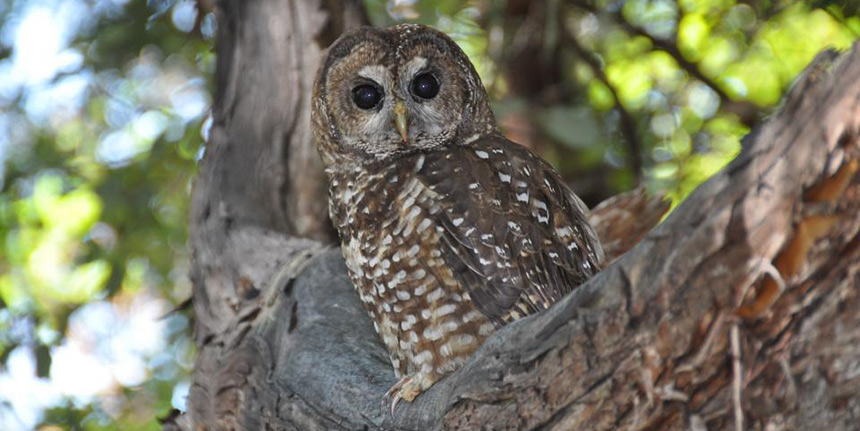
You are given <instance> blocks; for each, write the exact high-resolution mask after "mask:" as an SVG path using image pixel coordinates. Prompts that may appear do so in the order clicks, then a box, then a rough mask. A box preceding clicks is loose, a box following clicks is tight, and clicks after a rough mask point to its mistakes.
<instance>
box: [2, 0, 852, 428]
mask: <svg viewBox="0 0 860 431" xmlns="http://www.w3.org/2000/svg"><path fill="white" fill-rule="evenodd" d="M215 11H217V13H215ZM857 12H858V11H857V7H856V5H854V4H853V3H852V2H849V1H844V2H838V1H835V2H833V1H829V2H792V1H784V2H774V1H762V2H757V1H743V2H740V1H739V2H733V1H728V2H727V1H713V2H711V1H697V2H683V1H682V2H675V1H626V2H601V1H592V2H589V1H548V2H524V1H507V2H490V1H474V2H469V3H465V4H463V3H461V2H453V1H450V2H449V1H443V2H431V1H417V2H403V1H391V2H380V1H367V2H364V3H357V2H347V3H344V4H340V3H339V2H319V3H318V2H293V1H280V2H269V3H266V2H258V1H249V2H230V1H223V2H218V3H214V4H213V3H210V2H206V1H199V2H191V1H149V2H143V1H136V0H132V1H129V2H122V1H119V2H87V1H64V2H51V1H48V0H45V1H35V2H24V1H17V2H16V1H12V2H7V3H4V4H3V6H2V7H0V13H2V19H3V24H2V34H3V37H2V44H3V47H4V48H3V50H2V51H0V74H2V79H0V82H2V84H0V104H2V105H3V109H2V111H0V130H2V132H0V154H2V157H3V160H4V163H3V168H4V170H3V178H2V181H3V182H2V184H3V186H2V187H3V188H2V194H0V234H2V235H3V239H4V241H3V254H2V257H0V267H2V268H3V270H2V276H0V299H2V304H1V305H2V309H0V352H2V357H0V358H2V373H0V400H2V401H3V403H2V406H0V425H2V426H0V428H3V429H32V428H34V427H37V426H41V427H43V428H45V429H51V428H50V427H59V428H60V429H116V428H120V429H158V428H159V427H160V425H159V424H158V423H157V421H155V420H154V417H155V416H164V415H166V414H167V413H168V411H169V410H170V409H171V408H180V409H182V408H184V394H185V393H186V391H187V388H188V387H189V383H188V382H189V380H188V377H187V376H188V374H187V373H188V372H189V371H190V369H191V362H190V361H191V358H192V357H193V355H194V351H193V350H194V349H193V345H195V344H197V345H198V346H203V348H204V350H205V349H207V348H212V347H213V346H225V345H226V346H229V341H230V340H226V341H225V340H223V339H218V338H217V337H215V335H216V334H225V333H228V332H225V328H224V327H221V326H214V327H211V326H207V325H208V324H209V323H211V322H220V323H218V325H228V326H229V325H236V326H235V327H233V328H230V329H231V330H235V329H236V328H239V329H242V328H244V327H247V326H242V325H243V324H244V325H250V324H254V325H258V324H259V323H254V322H257V320H258V319H260V317H259V316H257V315H256V314H254V313H258V312H259V310H260V308H258V307H257V305H259V303H260V302H261V301H262V300H264V299H271V295H274V294H276V293H277V292H276V291H275V290H266V289H267V288H270V285H271V284H272V283H269V281H270V280H269V277H268V276H274V275H275V274H269V273H268V272H267V271H269V272H270V271H271V270H272V269H273V268H280V265H281V264H282V261H283V260H285V259H286V258H287V257H289V253H287V254H285V251H286V250H290V247H293V248H292V250H298V249H304V247H305V246H310V245H311V244H312V243H310V242H305V241H300V242H296V243H292V244H291V245H289V246H288V245H287V244H284V243H281V242H279V241H273V242H271V243H268V244H263V245H262V246H259V248H258V249H257V250H255V252H258V253H261V256H262V255H263V254H264V253H265V252H271V253H269V254H268V257H267V258H265V259H263V260H262V261H261V262H268V263H269V264H270V266H269V267H268V268H266V267H258V269H256V270H251V271H247V272H242V271H235V272H229V273H227V274H220V275H219V274H213V273H211V272H210V271H214V269H215V268H212V267H209V268H206V267H203V268H201V267H198V268H197V271H196V272H195V276H196V282H197V283H203V282H206V283H211V282H213V281H212V280H207V279H206V278H205V277H215V278H216V279H215V281H216V282H219V283H222V284H221V286H222V287H223V292H225V293H224V295H223V296H222V297H206V300H207V302H206V303H200V302H198V303H197V304H195V311H196V312H197V313H198V314H199V316H200V317H201V321H202V322H204V323H203V324H199V325H198V327H197V331H196V343H195V342H191V341H190V340H189V339H188V338H187V337H188V336H189V335H190V331H189V329H188V318H187V317H186V316H185V313H171V314H169V315H168V316H167V317H164V318H162V317H161V316H163V315H165V314H167V313H168V311H169V310H170V309H171V308H172V307H174V306H176V305H178V304H180V303H182V302H183V301H184V300H186V299H188V298H189V296H190V290H191V286H190V284H191V283H190V282H189V280H188V279H187V278H186V277H185V274H187V272H188V270H189V264H188V254H187V252H186V251H185V241H186V233H185V232H186V230H185V229H186V226H185V225H186V219H185V214H186V212H187V211H188V205H187V202H188V193H189V191H190V179H191V178H192V176H193V175H194V173H195V171H196V166H197V161H198V160H199V158H200V157H201V156H202V154H203V152H204V150H203V148H204V147H203V144H202V136H201V135H203V136H205V135H207V134H208V133H209V132H208V131H209V126H208V125H207V126H205V127H204V124H203V123H204V115H205V113H206V109H207V106H208V105H209V103H210V100H209V96H208V94H212V93H214V94H216V95H218V99H217V100H216V102H215V106H214V115H213V118H214V120H215V121H214V122H213V123H214V125H213V127H212V133H213V136H212V139H213V145H212V146H209V147H206V151H207V152H209V153H210V154H207V156H206V157H209V158H217V157H221V156H224V157H226V156H227V155H218V154H217V152H218V151H222V149H223V148H224V147H221V146H219V145H218V142H230V141H235V140H236V139H237V138H238V137H251V138H253V139H254V140H255V141H254V142H263V143H266V145H264V146H258V145H257V144H253V145H249V146H247V147H245V148H260V149H261V150H260V152H256V153H255V152H246V153H243V152H241V151H240V152H236V153H232V154H230V155H229V160H233V161H234V162H235V166H240V167H247V168H249V172H264V174H263V175H261V176H260V177H259V178H257V179H260V180H261V182H253V183H247V182H243V181H244V180H247V179H248V177H242V176H237V177H231V176H230V175H227V174H230V173H231V172H235V171H223V172H209V173H207V174H205V175H210V177H211V178H218V179H219V180H218V181H220V182H219V183H218V186H219V187H220V188H222V189H223V191H224V195H222V196H221V197H222V198H224V199H223V201H225V202H229V203H230V205H220V204H219V205H208V206H207V203H213V204H215V203H218V202H214V201H212V202H197V205H198V206H197V209H198V212H196V213H195V216H196V217H198V218H197V220H198V221H199V220H202V218H200V217H201V216H202V215H203V212H201V211H202V210H203V209H208V210H209V211H210V212H211V214H215V215H218V217H222V216H224V215H227V216H229V217H228V219H229V218H231V217H232V220H233V221H234V222H236V225H241V226H242V227H249V226H250V227H254V228H255V229H264V230H270V231H272V232H279V233H281V234H285V235H291V236H293V237H308V238H315V239H318V240H326V239H330V238H331V231H330V230H329V229H328V227H327V225H326V222H325V219H324V218H322V217H319V215H320V214H323V213H324V205H323V203H324V202H323V200H322V199H320V196H321V195H320V194H319V193H320V192H319V189H318V186H319V181H318V180H319V178H320V177H319V175H316V176H314V175H308V174H309V172H312V171H309V170H308V169H306V168H305V167H306V165H307V162H308V161H313V160H314V157H315V154H314V152H313V149H312V148H311V147H310V146H309V145H308V143H309V141H308V139H309V134H307V120H306V118H305V117H304V116H306V115H307V112H308V111H307V105H304V108H303V107H302V103H304V102H303V101H304V100H307V97H309V96H308V94H307V89H308V88H309V83H310V79H312V75H313V71H314V70H315V64H314V62H315V61H316V59H317V58H318V55H319V53H320V52H321V51H322V49H324V47H325V46H327V45H328V43H330V42H331V41H333V40H334V38H336V37H337V35H338V34H339V33H340V32H341V31H343V30H344V29H345V28H349V27H351V26H354V25H357V24H358V23H361V22H366V21H369V22H372V23H373V24H375V25H388V24H390V23H393V22H400V21H418V22H423V23H427V24H431V25H434V26H436V27H438V28H440V29H442V30H443V31H446V32H447V33H449V34H451V35H452V36H453V37H454V38H455V39H457V40H458V42H460V43H461V45H462V46H463V47H464V48H465V49H466V51H467V53H468V54H469V55H470V56H471V57H472V59H473V61H474V62H475V63H476V65H477V66H478V70H479V71H480V72H481V74H482V77H483V78H484V81H485V85H486V86H487V87H488V89H490V91H491V95H492V96H493V97H494V100H495V105H494V107H495V110H496V112H497V114H498V115H499V117H500V118H501V119H502V123H503V127H504V128H505V130H506V132H507V133H508V134H509V135H512V136H513V137H515V138H516V140H518V141H519V142H525V143H528V144H529V145H531V146H533V147H535V148H536V149H538V150H539V151H540V152H541V153H542V154H544V156H545V157H547V158H548V159H550V160H551V161H552V162H553V163H555V164H556V165H557V166H558V167H559V168H560V169H561V170H562V172H563V173H564V174H565V175H566V176H567V178H568V179H569V180H570V181H571V182H572V183H573V185H574V188H575V189H576V190H577V191H579V192H580V193H581V194H582V195H583V196H584V197H585V198H586V199H587V200H588V201H589V203H590V204H592V205H593V204H596V203H597V202H600V201H601V200H603V199H604V198H606V197H608V196H610V195H613V194H615V193H616V192H618V191H622V190H626V189H629V188H631V187H633V186H634V185H636V184H645V185H647V186H648V187H649V188H650V189H652V190H664V191H666V192H667V193H668V194H669V196H670V197H671V198H672V199H673V202H674V203H678V202H681V201H682V200H683V198H684V197H685V196H686V195H687V194H688V193H689V192H690V190H692V189H693V188H694V187H695V186H696V185H698V184H699V183H701V182H702V181H703V180H704V179H705V178H707V177H709V176H710V175H712V174H713V173H714V172H716V171H717V170H718V169H719V168H721V167H722V166H723V165H724V164H725V163H726V162H727V161H728V160H730V159H731V158H732V157H734V156H735V155H736V154H737V152H738V151H739V149H740V145H739V139H740V136H742V135H743V134H745V133H746V132H747V131H748V130H749V127H750V126H751V125H753V124H756V123H757V122H758V121H760V119H761V118H763V117H765V116H766V115H768V114H770V113H772V112H773V110H774V107H775V105H776V103H777V102H778V101H779V100H780V98H781V96H782V95H783V94H784V93H785V92H786V91H787V89H788V88H789V86H790V84H791V82H792V81H793V79H794V77H795V76H796V75H797V73H799V72H800V70H801V69H802V68H803V67H804V66H805V65H806V64H807V63H808V62H809V60H810V59H811V58H812V57H813V55H814V54H815V53H816V52H818V51H819V50H820V49H822V48H824V47H826V46H836V47H842V48H845V47H848V46H849V44H850V42H851V41H852V40H853V39H855V38H856V37H857V36H858V35H860V19H858V17H857ZM216 16H217V17H218V18H217V19H216ZM216 27H219V28H220V30H221V32H220V36H219V42H218V43H217V44H216V45H217V62H218V65H219V66H218V73H217V74H216V79H215V80H214V82H213V83H212V84H211V87H209V84H207V82H209V81H210V80H211V76H212V73H213V72H214V71H215V70H216V52H215V51H213V50H212V45H213V43H212V42H213V38H214V35H215V33H216V31H215V28H216ZM54 33H56V34H54ZM299 41H301V43H298V42H299ZM282 48H283V50H282ZM34 56H35V59H34ZM294 70H300V71H302V72H301V73H291V72H290V71H294ZM523 71H528V73H523ZM264 107H265V108H266V109H262V108H264ZM296 107H298V108H296ZM294 108H295V109H294ZM227 120H229V121H228V122H226V123H225V122H224V121H227ZM201 132H202V133H201ZM223 133H227V134H226V135H225V134H223ZM212 153H216V154H212ZM263 154H265V155H268V156H271V157H268V158H261V157H260V156H261V155H263ZM242 157H244V158H242ZM285 161H286V162H288V163H285ZM260 163H268V164H264V165H261V164H260ZM209 166H210V167H211V166H212V164H211V163H210V164H209ZM252 184H253V186H252ZM208 186H209V187H212V183H209V185H208ZM204 187H206V185H204ZM248 190H251V191H252V193H250V194H249V193H247V192H248ZM205 194H206V193H205V192H204V193H199V191H198V196H200V195H205ZM243 194H246V195H248V196H247V197H244V198H241V199H239V200H234V198H237V197H241V195H243ZM243 202H244V203H247V204H249V205H243V204H242V203H243ZM237 204H238V206H235V205H237ZM251 204H253V205H251ZM207 207H208V208H207ZM219 220H222V221H223V219H219ZM228 225H229V224H228ZM219 227H224V225H218V224H214V223H213V224H210V225H201V226H198V228H199V229H198V231H197V234H198V235H200V236H198V240H200V239H201V238H208V239H213V238H217V235H210V234H211V229H218V228H219ZM241 232H242V234H246V235H248V238H260V237H257V236H254V233H253V232H252V231H249V230H242V231H241ZM233 252H235V253H236V255H235V256H234V257H236V259H237V262H236V263H237V264H239V263H241V262H239V257H240V256H241V254H242V253H241V252H242V250H233ZM245 258H247V255H246V256H245ZM197 259H198V260H197V261H198V262H201V261H205V260H206V259H207V257H206V256H200V255H198V256H197ZM236 268H238V269H242V268H243V267H241V266H237V267H233V269H236ZM260 268H262V269H260ZM219 276H220V277H223V278H220V279H217V277H219ZM261 293H262V295H261ZM230 300H235V301H234V302H230ZM249 305H252V306H250V307H249ZM254 310H256V311H254ZM249 312H251V314H243V313H249ZM264 314H266V313H264ZM358 317H360V316H358ZM304 322H305V321H304V320H302V321H301V323H302V324H304ZM287 323H289V322H287ZM297 324H298V322H297ZM287 327H289V325H287ZM240 332H241V331H240ZM146 340H149V342H148V343H146V342H144V341H146ZM225 342H226V344H224V343H225ZM219 343H221V344H219ZM201 357H202V358H205V357H206V356H205V355H202V356H201ZM207 365H212V364H206V363H202V362H201V363H199V364H198V367H205V366H207ZM367 369H368V370H383V371H384V369H380V368H379V364H372V365H371V366H369V367H368V368H367ZM383 371H379V372H380V373H382V374H380V375H379V378H380V379H381V381H386V380H385V379H390V376H387V375H386V374H384V373H383ZM373 372H377V371H373ZM79 376H84V378H77V379H75V378H73V377H79ZM237 393H238V392H230V391H227V392H226V393H223V394H222V393H219V397H221V396H224V397H226V398H229V397H230V396H233V395H236V394H237ZM849 394H850V392H849ZM207 395H212V394H207ZM348 395H349V394H344V395H343V396H348ZM362 395H364V394H362ZM356 396H357V395H356ZM213 399H220V398H213ZM199 406H201V405H198V407H199ZM203 407H205V406H203ZM213 413H214V411H213ZM355 414H358V413H355ZM374 414H375V413H374ZM261 420H262V419H261Z"/></svg>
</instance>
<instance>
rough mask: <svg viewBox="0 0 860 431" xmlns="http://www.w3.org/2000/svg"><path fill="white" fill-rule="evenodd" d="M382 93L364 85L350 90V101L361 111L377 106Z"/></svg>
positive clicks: (371, 86) (368, 85)
mask: <svg viewBox="0 0 860 431" xmlns="http://www.w3.org/2000/svg"><path fill="white" fill-rule="evenodd" d="M381 100H382V92H381V91H379V89H378V88H376V87H375V86H373V85H370V84H364V85H359V86H358V87H355V88H353V89H352V101H353V102H355V106H358V107H359V108H361V109H371V108H375V107H376V106H377V105H379V102H380V101H381Z"/></svg>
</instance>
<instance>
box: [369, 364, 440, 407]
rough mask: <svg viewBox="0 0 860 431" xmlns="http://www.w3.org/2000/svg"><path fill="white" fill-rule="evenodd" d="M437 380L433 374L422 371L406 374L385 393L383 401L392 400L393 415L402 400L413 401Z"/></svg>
mask: <svg viewBox="0 0 860 431" xmlns="http://www.w3.org/2000/svg"><path fill="white" fill-rule="evenodd" d="M435 381H436V380H435V379H432V378H431V376H429V375H427V374H422V373H418V374H413V375H408V376H404V377H403V378H402V379H400V381H399V382H397V383H396V384H395V385H394V386H392V387H391V389H389V390H388V392H386V393H385V396H384V397H383V398H382V402H383V403H385V402H386V401H387V400H391V416H394V409H395V408H396V407H397V403H399V402H400V400H403V401H406V402H409V403H411V402H412V401H413V400H414V399H415V397H417V396H418V395H419V394H421V392H424V391H425V390H426V389H428V388H429V387H430V386H433V383H434V382H435Z"/></svg>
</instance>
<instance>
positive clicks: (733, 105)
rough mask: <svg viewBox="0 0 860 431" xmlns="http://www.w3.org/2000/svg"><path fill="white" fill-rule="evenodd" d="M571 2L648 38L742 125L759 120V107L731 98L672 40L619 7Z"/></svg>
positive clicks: (751, 123)
mask: <svg viewBox="0 0 860 431" xmlns="http://www.w3.org/2000/svg"><path fill="white" fill-rule="evenodd" d="M571 4H573V5H575V6H576V7H578V8H580V9H582V10H584V11H587V12H589V13H593V14H596V15H606V16H608V17H610V18H611V19H612V20H613V21H614V22H615V23H616V24H618V25H619V26H621V28H623V29H624V30H625V31H627V32H628V33H630V34H633V35H636V36H642V37H644V38H646V39H648V40H650V41H651V44H652V45H653V46H654V47H655V48H657V49H659V50H660V51H663V52H665V53H666V54H669V56H671V57H672V58H673V59H674V60H675V62H676V63H678V66H679V67H680V68H681V69H683V70H684V71H685V72H687V73H688V74H689V75H690V76H692V77H693V78H695V79H696V80H698V81H699V82H701V83H703V84H705V85H707V86H708V88H710V89H711V90H713V91H714V93H716V94H717V96H718V97H719V98H720V104H721V105H722V109H723V110H724V111H726V112H730V113H733V114H735V115H737V116H738V118H739V119H740V121H741V123H743V124H744V125H746V126H748V127H752V126H754V125H756V124H757V123H758V122H759V121H760V120H761V116H762V113H763V112H762V108H761V107H759V106H757V105H756V104H754V103H752V102H748V101H746V100H735V99H733V98H732V97H731V96H729V94H728V93H726V91H725V90H723V88H722V87H720V85H719V84H718V83H717V82H716V81H714V80H713V79H711V78H709V77H708V76H707V75H705V74H704V73H703V72H702V70H701V69H699V66H698V65H697V64H696V63H693V62H691V61H689V60H687V59H686V58H685V57H684V55H683V54H682V53H681V50H679V49H678V47H677V46H676V45H675V42H674V41H671V40H665V39H662V38H659V37H656V36H654V35H652V34H651V33H648V31H646V30H645V29H643V28H640V27H638V26H636V25H633V24H631V23H630V22H629V21H627V19H626V18H624V15H623V14H622V13H621V9H620V8H615V9H612V10H601V9H598V8H597V7H595V6H594V5H592V4H590V3H588V2H587V1H583V0H573V1H571Z"/></svg>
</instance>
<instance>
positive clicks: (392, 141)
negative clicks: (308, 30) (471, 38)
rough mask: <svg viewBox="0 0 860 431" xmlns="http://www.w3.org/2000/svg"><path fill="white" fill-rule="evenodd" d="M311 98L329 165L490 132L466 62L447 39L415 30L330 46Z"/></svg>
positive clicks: (370, 34)
mask: <svg viewBox="0 0 860 431" xmlns="http://www.w3.org/2000/svg"><path fill="white" fill-rule="evenodd" d="M314 97H315V100H314V102H313V103H314V109H313V112H312V118H313V121H314V134H315V136H316V137H317V142H318V145H319V146H320V152H321V154H322V155H323V159H324V161H325V162H326V164H327V165H334V164H337V165H340V166H348V165H352V164H354V163H359V164H363V163H366V162H368V161H370V162H372V161H378V160H385V159H389V158H392V157H397V156H398V155H402V154H408V153H412V152H415V151H421V150H430V149H434V148H439V147H443V146H445V145H454V144H458V143H466V142H471V141H469V138H471V137H474V136H478V135H481V134H484V133H491V132H493V131H494V130H495V122H494V120H493V118H492V113H491V111H490V110H489V104H488V102H487V99H486V93H485V92H484V90H483V87H482V85H481V82H480V78H479V77H478V75H477V73H475V70H474V68H473V67H472V65H471V63H470V62H469V59H468V58H467V57H466V55H465V54H464V53H463V51H462V50H461V49H460V48H459V47H458V46H457V44H456V43H455V42H454V41H453V40H451V39H450V38H448V37H447V36H445V35H444V34H442V33H440V32H438V31H436V30H433V29H431V28H427V27H421V26H417V25H400V26H396V27H392V28H389V29H374V28H369V27H365V28H362V29H359V30H357V31H356V32H354V33H350V34H347V35H344V36H343V37H342V38H341V39H339V40H338V41H337V42H335V43H334V44H333V45H332V46H331V48H330V49H329V53H328V55H327V57H326V59H325V60H324V62H323V65H322V67H321V68H320V73H319V74H318V76H317V82H316V83H315V92H314Z"/></svg>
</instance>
